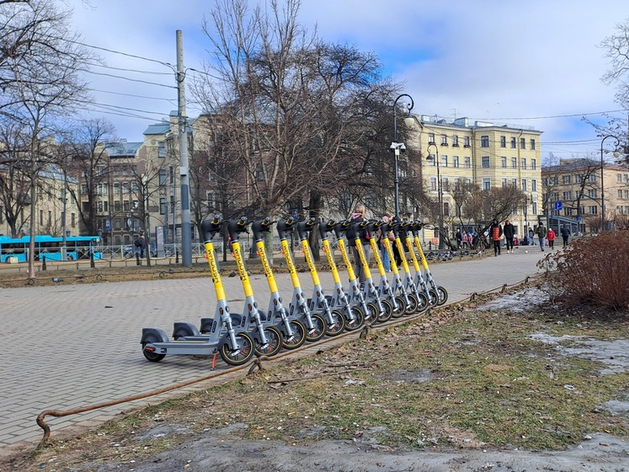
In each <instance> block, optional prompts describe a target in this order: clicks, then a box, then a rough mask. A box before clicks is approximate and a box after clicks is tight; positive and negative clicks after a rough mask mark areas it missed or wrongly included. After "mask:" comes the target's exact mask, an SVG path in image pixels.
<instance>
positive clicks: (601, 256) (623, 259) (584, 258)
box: [538, 231, 629, 310]
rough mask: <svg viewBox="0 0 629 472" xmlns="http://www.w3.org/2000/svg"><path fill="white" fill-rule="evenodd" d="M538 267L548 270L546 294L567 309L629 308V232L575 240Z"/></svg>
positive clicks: (607, 233)
mask: <svg viewBox="0 0 629 472" xmlns="http://www.w3.org/2000/svg"><path fill="white" fill-rule="evenodd" d="M538 266H539V267H542V268H545V269H546V273H545V283H544V288H545V289H546V291H547V292H548V293H549V294H550V295H551V297H552V298H554V299H555V301H557V302H560V303H562V304H564V305H565V306H568V307H574V306H576V305H581V304H591V305H599V306H604V307H610V308H614V309H617V310H626V309H627V308H629V277H628V276H627V275H628V274H627V270H628V269H629V231H614V232H612V231H610V232H605V233H602V234H600V235H598V236H596V237H593V238H590V239H582V240H575V241H574V242H572V243H571V245H570V246H568V247H566V248H565V251H563V252H562V251H559V252H557V253H554V254H549V255H548V256H547V257H546V258H545V259H543V260H542V261H540V263H539V264H538Z"/></svg>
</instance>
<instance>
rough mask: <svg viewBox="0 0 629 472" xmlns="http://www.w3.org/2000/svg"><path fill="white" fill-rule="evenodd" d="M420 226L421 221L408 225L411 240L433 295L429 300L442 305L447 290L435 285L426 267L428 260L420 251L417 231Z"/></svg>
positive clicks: (446, 297)
mask: <svg viewBox="0 0 629 472" xmlns="http://www.w3.org/2000/svg"><path fill="white" fill-rule="evenodd" d="M421 228H422V223H414V224H412V225H411V226H410V230H411V234H412V235H413V242H414V243H415V248H416V249H417V252H418V254H419V260H420V262H421V264H422V267H423V268H424V276H425V277H426V280H427V281H428V284H429V285H430V290H432V291H433V297H432V298H431V300H430V303H431V304H436V305H443V304H444V303H445V302H446V301H447V300H448V291H447V290H446V289H445V288H444V287H442V286H441V285H437V283H436V282H435V279H433V277H432V274H431V273H430V269H429V268H428V261H427V260H426V256H425V255H424V251H422V245H421V243H420V241H419V231H420V230H421ZM434 293H436V294H437V298H436V300H435V299H434Z"/></svg>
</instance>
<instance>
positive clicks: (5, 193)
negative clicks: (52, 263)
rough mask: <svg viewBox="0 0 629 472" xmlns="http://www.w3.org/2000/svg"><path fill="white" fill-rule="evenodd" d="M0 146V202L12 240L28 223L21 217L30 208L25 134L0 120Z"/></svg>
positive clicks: (6, 121)
mask: <svg viewBox="0 0 629 472" xmlns="http://www.w3.org/2000/svg"><path fill="white" fill-rule="evenodd" d="M0 143H1V145H0V202H1V203H2V211H3V213H4V217H5V218H6V220H7V224H8V225H9V228H10V230H11V236H12V237H14V238H15V237H18V236H19V234H20V233H21V232H22V228H23V227H24V225H25V224H27V223H28V222H29V220H28V219H24V218H23V215H24V212H25V211H26V210H27V209H28V207H29V205H30V197H29V188H30V178H29V168H28V166H27V165H26V164H27V163H28V161H27V160H26V158H25V157H26V156H27V151H28V149H29V147H28V146H29V140H28V135H27V134H26V133H25V130H24V129H23V127H22V126H21V124H20V123H19V122H16V121H13V120H9V119H7V118H6V117H0Z"/></svg>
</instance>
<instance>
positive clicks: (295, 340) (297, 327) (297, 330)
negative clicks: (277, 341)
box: [282, 320, 306, 351]
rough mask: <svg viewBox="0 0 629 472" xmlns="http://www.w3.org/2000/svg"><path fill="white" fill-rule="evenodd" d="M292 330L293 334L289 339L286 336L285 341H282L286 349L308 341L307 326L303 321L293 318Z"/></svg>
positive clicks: (299, 345)
mask: <svg viewBox="0 0 629 472" xmlns="http://www.w3.org/2000/svg"><path fill="white" fill-rule="evenodd" d="M290 330H291V331H292V333H293V336H292V337H290V338H288V339H287V338H284V341H283V342H282V346H283V347H284V349H288V350H289V351H290V350H292V349H297V348H298V347H301V346H303V344H304V343H305V342H306V327H305V326H304V325H303V323H302V322H301V321H297V320H291V322H290Z"/></svg>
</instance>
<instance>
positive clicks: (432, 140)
mask: <svg viewBox="0 0 629 472" xmlns="http://www.w3.org/2000/svg"><path fill="white" fill-rule="evenodd" d="M428 144H435V133H428Z"/></svg>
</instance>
